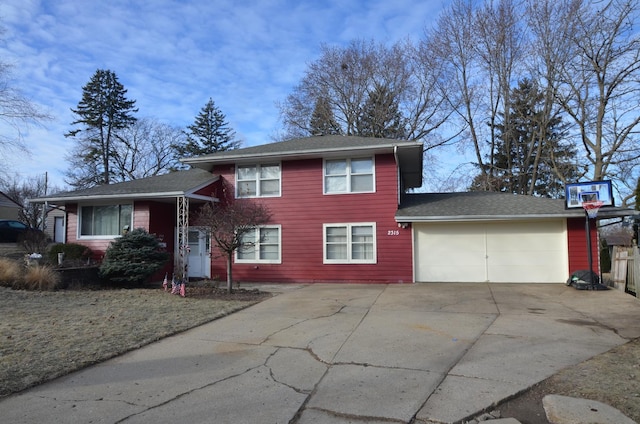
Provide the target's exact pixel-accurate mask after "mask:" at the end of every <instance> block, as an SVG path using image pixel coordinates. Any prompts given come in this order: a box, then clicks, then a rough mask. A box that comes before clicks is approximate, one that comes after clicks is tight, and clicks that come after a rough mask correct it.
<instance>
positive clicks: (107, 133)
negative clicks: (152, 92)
mask: <svg viewBox="0 0 640 424" xmlns="http://www.w3.org/2000/svg"><path fill="white" fill-rule="evenodd" d="M126 94H127V90H125V88H124V86H123V85H122V84H121V83H120V82H119V81H118V77H117V76H116V74H115V73H114V72H113V71H110V70H103V69H98V70H97V71H96V73H95V74H94V75H93V76H92V77H91V79H90V80H89V82H88V83H87V85H85V86H84V87H83V88H82V100H80V102H79V103H78V107H77V108H76V109H71V111H72V112H73V113H74V114H76V115H77V116H78V119H77V120H76V121H74V122H72V123H71V125H81V126H82V128H79V129H75V130H72V131H69V132H68V133H67V134H65V136H66V137H73V138H75V139H77V140H78V144H77V145H76V146H75V148H74V149H73V150H72V152H71V154H70V155H69V156H68V160H69V162H70V168H69V171H68V172H67V183H68V184H70V185H71V186H74V187H76V188H85V187H91V186H94V185H98V184H109V182H110V181H111V178H112V176H113V172H112V170H111V164H112V162H113V155H114V154H116V153H115V152H116V150H115V149H114V143H115V139H116V137H117V134H118V131H120V130H122V129H124V128H127V127H129V126H130V125H132V124H133V123H135V122H136V118H135V116H134V115H133V114H134V113H135V112H137V111H138V109H137V108H135V100H128V99H127V98H126Z"/></svg>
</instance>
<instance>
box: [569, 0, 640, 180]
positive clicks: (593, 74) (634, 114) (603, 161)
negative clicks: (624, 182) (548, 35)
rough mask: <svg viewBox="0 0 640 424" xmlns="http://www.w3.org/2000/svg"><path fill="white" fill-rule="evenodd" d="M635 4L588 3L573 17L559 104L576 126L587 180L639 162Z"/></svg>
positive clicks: (614, 0)
mask: <svg viewBox="0 0 640 424" xmlns="http://www.w3.org/2000/svg"><path fill="white" fill-rule="evenodd" d="M638 12H639V4H638V1H636V0H609V1H606V2H589V3H586V4H584V5H583V7H582V8H580V10H579V11H578V12H577V13H575V20H576V26H575V28H573V32H572V34H571V38H570V40H571V42H572V47H573V49H572V50H571V52H572V53H575V54H572V55H571V56H570V61H568V63H567V64H566V66H565V67H564V68H563V72H562V73H561V74H560V80H559V84H558V90H557V95H556V98H557V101H558V102H559V104H560V105H561V106H562V108H563V110H564V112H565V113H566V114H567V115H568V116H569V118H570V119H571V120H573V123H574V124H575V126H576V131H577V136H578V137H579V140H580V141H581V144H582V148H583V150H584V153H585V161H586V162H587V163H588V165H589V166H590V168H591V169H590V171H591V178H592V179H593V180H601V179H604V178H608V177H611V176H614V175H616V174H617V173H618V172H619V170H620V167H623V166H625V165H628V164H630V163H632V164H636V163H637V162H638V159H639V158H640V145H638V138H637V134H638V129H639V124H640V113H638V103H640V37H639V36H638V34H637V32H636V31H635V30H634V23H635V21H636V20H637V19H638Z"/></svg>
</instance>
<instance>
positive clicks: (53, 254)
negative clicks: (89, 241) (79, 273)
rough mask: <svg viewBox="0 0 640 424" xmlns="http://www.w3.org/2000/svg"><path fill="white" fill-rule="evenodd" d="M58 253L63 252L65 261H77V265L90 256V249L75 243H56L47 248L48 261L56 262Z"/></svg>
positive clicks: (84, 261)
mask: <svg viewBox="0 0 640 424" xmlns="http://www.w3.org/2000/svg"><path fill="white" fill-rule="evenodd" d="M58 253H64V260H65V262H67V263H69V262H71V263H72V264H73V263H77V264H78V265H81V264H84V263H86V262H87V261H88V260H89V259H90V258H91V254H92V252H91V249H89V248H88V247H86V246H83V245H81V244H77V243H58V244H54V245H53V246H51V247H50V248H49V253H48V255H47V257H48V259H49V262H50V263H52V264H57V263H58Z"/></svg>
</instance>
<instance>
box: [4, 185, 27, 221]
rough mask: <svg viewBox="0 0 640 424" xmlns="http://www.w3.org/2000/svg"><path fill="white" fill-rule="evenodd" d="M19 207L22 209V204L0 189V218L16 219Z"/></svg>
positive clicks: (18, 214)
mask: <svg viewBox="0 0 640 424" xmlns="http://www.w3.org/2000/svg"><path fill="white" fill-rule="evenodd" d="M20 209H22V206H20V205H19V204H18V203H16V202H14V201H13V200H11V199H10V198H9V196H7V195H6V194H4V193H3V192H1V191H0V219H15V220H18V217H19V216H20Z"/></svg>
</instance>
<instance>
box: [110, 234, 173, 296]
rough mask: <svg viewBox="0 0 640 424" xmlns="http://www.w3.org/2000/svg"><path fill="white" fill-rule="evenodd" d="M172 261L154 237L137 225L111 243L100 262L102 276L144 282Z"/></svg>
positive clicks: (138, 282)
mask: <svg viewBox="0 0 640 424" xmlns="http://www.w3.org/2000/svg"><path fill="white" fill-rule="evenodd" d="M168 260H169V254H168V253H167V252H165V251H163V250H161V249H160V243H159V242H158V240H157V239H156V237H155V236H153V235H152V234H149V233H148V232H146V231H145V230H144V229H142V228H136V229H135V230H133V231H130V232H128V233H126V234H124V235H123V236H122V237H120V238H118V239H116V241H114V242H112V243H111V245H110V246H109V248H108V249H107V251H106V253H105V257H104V260H103V261H102V264H101V265H100V275H101V276H102V277H106V278H109V279H110V280H112V281H118V282H123V283H131V284H140V283H144V282H145V281H146V280H147V279H148V278H149V277H151V276H152V275H153V274H154V273H155V272H156V271H158V270H160V269H161V268H162V267H163V266H164V264H165V263H166V262H167V261H168Z"/></svg>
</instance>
